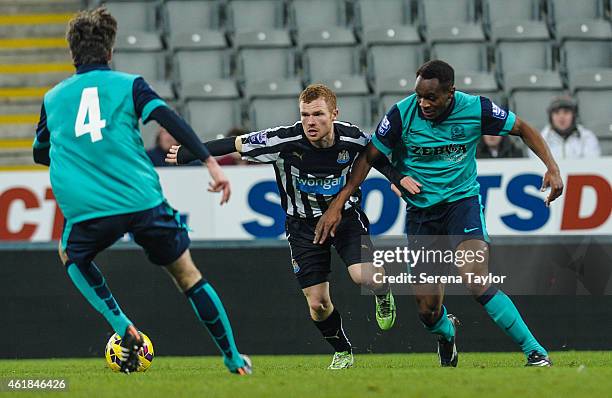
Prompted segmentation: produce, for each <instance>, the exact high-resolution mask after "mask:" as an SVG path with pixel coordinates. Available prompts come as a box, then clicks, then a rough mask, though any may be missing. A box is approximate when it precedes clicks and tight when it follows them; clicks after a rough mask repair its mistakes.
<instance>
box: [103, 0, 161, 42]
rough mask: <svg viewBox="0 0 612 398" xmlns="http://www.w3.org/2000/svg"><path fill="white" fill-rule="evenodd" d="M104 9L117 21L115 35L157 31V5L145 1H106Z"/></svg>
mask: <svg viewBox="0 0 612 398" xmlns="http://www.w3.org/2000/svg"><path fill="white" fill-rule="evenodd" d="M105 5H106V8H107V9H108V11H110V13H111V14H112V15H113V16H114V17H115V19H117V25H118V30H117V33H118V34H121V35H125V34H128V33H131V32H154V31H156V30H157V4H156V3H155V2H147V1H121V2H116V1H107V2H106V4H105Z"/></svg>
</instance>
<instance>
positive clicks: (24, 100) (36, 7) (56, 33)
mask: <svg viewBox="0 0 612 398" xmlns="http://www.w3.org/2000/svg"><path fill="white" fill-rule="evenodd" d="M80 8H81V1H80V0H2V1H1V2H0V170H12V169H29V168H36V166H34V165H33V162H32V150H31V148H32V139H33V135H34V130H35V126H36V122H37V121H38V117H39V114H40V104H41V100H42V97H43V95H44V93H45V92H46V91H47V90H48V89H49V88H50V87H52V86H53V85H55V84H56V83H58V82H59V81H61V80H62V79H64V78H66V77H67V76H69V75H71V74H72V73H73V72H74V68H73V66H72V64H71V61H70V56H69V52H68V48H67V44H66V40H65V38H64V35H65V31H66V24H67V22H68V21H69V20H70V18H71V17H72V15H73V14H74V13H75V12H77V11H78V10H79V9H80Z"/></svg>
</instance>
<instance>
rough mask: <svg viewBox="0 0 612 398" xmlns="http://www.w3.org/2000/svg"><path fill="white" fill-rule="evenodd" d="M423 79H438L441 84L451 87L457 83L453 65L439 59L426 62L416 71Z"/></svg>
mask: <svg viewBox="0 0 612 398" xmlns="http://www.w3.org/2000/svg"><path fill="white" fill-rule="evenodd" d="M416 76H417V77H419V76H421V78H423V79H427V80H429V79H438V81H439V82H440V84H441V85H443V86H445V87H447V88H451V87H452V86H453V85H454V84H455V70H454V69H453V67H452V66H450V65H449V64H447V63H446V62H444V61H440V60H439V59H433V60H431V61H428V62H425V63H424V64H423V65H421V67H420V68H419V70H417V72H416Z"/></svg>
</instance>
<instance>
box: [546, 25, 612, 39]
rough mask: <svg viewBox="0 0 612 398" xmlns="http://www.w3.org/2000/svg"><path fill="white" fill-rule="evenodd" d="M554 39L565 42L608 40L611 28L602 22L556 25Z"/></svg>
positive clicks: (611, 37) (611, 33)
mask: <svg viewBox="0 0 612 398" xmlns="http://www.w3.org/2000/svg"><path fill="white" fill-rule="evenodd" d="M556 37H557V39H558V40H559V41H560V42H563V41H565V40H610V39H612V26H610V22H608V21H604V20H593V21H579V22H564V23H560V24H558V25H557V31H556Z"/></svg>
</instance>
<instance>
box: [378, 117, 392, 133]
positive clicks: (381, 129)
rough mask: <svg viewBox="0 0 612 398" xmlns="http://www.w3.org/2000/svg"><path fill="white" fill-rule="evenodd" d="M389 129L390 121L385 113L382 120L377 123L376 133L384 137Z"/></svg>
mask: <svg viewBox="0 0 612 398" xmlns="http://www.w3.org/2000/svg"><path fill="white" fill-rule="evenodd" d="M389 130H391V122H389V119H388V118H387V115H385V117H384V118H383V120H381V121H380V124H379V125H378V131H377V134H378V135H379V136H381V137H384V136H385V135H386V134H387V133H388V132H389Z"/></svg>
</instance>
